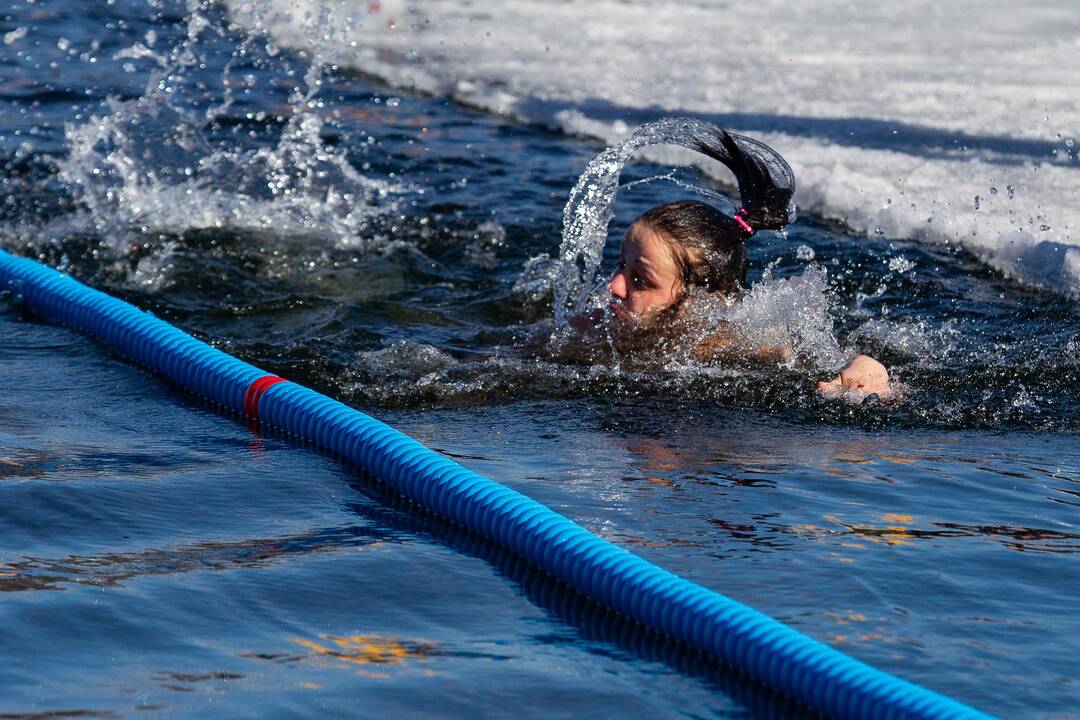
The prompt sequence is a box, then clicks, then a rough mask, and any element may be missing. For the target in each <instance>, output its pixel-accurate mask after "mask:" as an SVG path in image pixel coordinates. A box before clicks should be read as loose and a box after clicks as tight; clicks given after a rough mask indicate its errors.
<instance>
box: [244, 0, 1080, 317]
mask: <svg viewBox="0 0 1080 720" xmlns="http://www.w3.org/2000/svg"><path fill="white" fill-rule="evenodd" d="M227 4H228V6H229V7H230V9H231V11H232V13H233V16H234V17H235V18H237V19H238V20H239V21H241V22H242V23H245V24H247V25H248V26H249V27H252V28H257V29H260V30H265V31H268V32H269V33H270V34H271V35H272V36H273V37H274V39H275V41H276V42H278V43H283V44H288V45H291V46H294V47H300V48H305V49H307V50H309V51H311V52H313V53H314V54H315V55H316V56H317V57H318V58H319V59H320V60H323V61H326V62H331V63H337V64H341V65H346V66H350V67H355V68H358V69H361V70H363V71H365V72H368V73H372V74H375V75H378V76H380V77H382V78H384V79H386V80H387V81H389V82H390V83H393V84H397V85H400V86H405V87H410V88H414V89H418V90H421V91H425V92H431V93H439V94H446V95H449V96H451V97H454V98H455V99H457V100H459V101H461V102H465V103H469V104H472V105H476V106H479V107H482V108H484V109H487V110H491V111H494V112H500V113H506V114H509V115H512V116H514V117H517V118H520V119H522V120H526V121H531V122H541V123H546V124H548V125H550V126H552V127H556V128H558V129H562V130H564V131H566V132H571V133H578V134H583V135H590V136H595V137H600V138H602V139H604V140H606V141H608V142H612V141H615V140H618V139H621V138H622V137H624V136H625V135H626V133H627V132H628V131H629V130H630V129H631V126H633V125H635V124H637V123H638V122H641V121H643V120H645V119H651V118H655V117H657V116H660V115H685V114H694V113H697V114H699V115H701V116H703V117H705V118H706V119H711V120H714V121H718V122H720V124H723V125H727V126H729V127H731V128H733V129H736V130H740V131H742V132H747V133H750V134H752V135H755V136H758V137H761V138H762V139H763V140H765V141H766V142H768V143H769V144H771V145H773V146H774V147H776V148H777V149H778V150H779V151H780V152H781V153H782V154H783V155H784V156H785V157H786V158H788V160H789V161H790V162H791V164H792V166H793V167H794V168H795V170H796V173H797V175H798V178H799V188H800V189H799V193H798V195H797V196H796V200H797V201H798V202H799V203H800V205H801V206H802V207H803V209H806V210H810V211H812V212H813V213H815V214H817V215H819V216H822V217H826V218H831V219H837V220H840V221H843V222H844V223H846V224H847V225H848V226H849V227H850V228H851V230H852V231H853V232H856V233H863V234H867V235H873V234H881V235H884V236H886V237H895V238H910V237H917V238H922V239H926V240H929V241H934V242H949V243H961V244H963V245H964V246H965V247H967V248H969V249H971V250H972V251H974V252H976V253H978V254H979V255H980V256H981V257H983V258H984V259H985V260H986V261H987V262H989V263H991V264H992V265H993V266H994V267H996V268H999V269H1000V270H1002V271H1004V272H1006V273H1008V274H1010V275H1012V276H1015V277H1017V278H1019V279H1021V280H1023V281H1026V282H1029V283H1034V284H1040V285H1045V286H1049V287H1052V288H1054V289H1056V290H1058V291H1060V292H1063V293H1065V294H1069V295H1074V296H1075V295H1080V273H1078V270H1077V268H1078V266H1080V249H1074V248H1078V247H1080V236H1078V235H1077V230H1076V228H1077V225H1078V213H1080V210H1078V209H1077V205H1078V203H1077V199H1078V198H1080V162H1078V161H1077V158H1076V157H1075V148H1074V147H1069V146H1068V145H1067V144H1066V141H1067V140H1068V139H1070V138H1072V137H1074V136H1076V135H1078V134H1080V100H1078V98H1080V73H1077V72H1076V71H1075V68H1076V67H1078V66H1080V32H1077V31H1078V30H1080V15H1077V13H1076V9H1075V4H1074V3H1073V2H1072V0H1046V1H1044V2H1040V3H1037V4H1031V3H1025V4H1022V5H1018V4H1015V3H1012V2H1008V1H1007V0H955V1H953V2H949V3H938V2H935V0H913V1H912V2H906V3H860V4H852V3H848V2H839V1H838V0H813V1H811V2H804V3H788V2H783V1H782V0H759V1H758V2H755V3H751V4H740V5H739V6H738V7H737V8H733V7H732V6H730V5H728V4H713V3H706V2H693V3H687V2H675V1H674V0H670V1H668V2H645V0H588V1H586V0H577V1H576V2H560V3H550V2H544V0H507V1H506V2H501V3H489V2H478V1H472V0H459V1H458V2H435V1H434V0H413V1H412V2H408V3H406V2H404V1H403V0H380V1H378V2H371V3H367V4H366V5H357V4H355V3H345V2H340V1H337V2H322V1H317V0H228V2H227ZM1052 151H1056V152H1052ZM1009 186H1012V187H1013V188H1014V191H1013V192H1012V193H1011V194H1010V193H1008V192H1006V188H1007V187H1009ZM992 188H996V189H997V190H998V192H997V193H996V194H994V193H993V192H992V190H991V189H992ZM976 197H978V198H979V200H978V202H977V203H976V200H975V198H976ZM976 205H978V207H976Z"/></svg>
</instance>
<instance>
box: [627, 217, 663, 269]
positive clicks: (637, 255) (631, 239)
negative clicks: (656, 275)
mask: <svg viewBox="0 0 1080 720" xmlns="http://www.w3.org/2000/svg"><path fill="white" fill-rule="evenodd" d="M622 255H623V260H624V261H625V262H627V263H632V262H640V263H641V264H643V265H648V266H651V267H654V268H657V269H667V268H674V267H675V258H674V257H673V256H672V253H671V241H670V240H668V239H667V238H666V237H665V236H664V235H661V234H660V233H658V232H656V231H655V230H653V229H652V228H651V227H649V226H648V225H646V224H645V223H643V222H640V221H639V222H636V223H634V224H633V225H631V226H630V227H629V228H627V230H626V236H625V237H623V242H622Z"/></svg>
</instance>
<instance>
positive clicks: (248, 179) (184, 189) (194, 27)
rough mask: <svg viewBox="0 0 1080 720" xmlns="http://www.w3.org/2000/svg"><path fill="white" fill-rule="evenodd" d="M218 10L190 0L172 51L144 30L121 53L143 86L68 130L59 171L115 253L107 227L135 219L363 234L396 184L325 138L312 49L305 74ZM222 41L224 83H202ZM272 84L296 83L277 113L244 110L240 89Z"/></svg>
mask: <svg viewBox="0 0 1080 720" xmlns="http://www.w3.org/2000/svg"><path fill="white" fill-rule="evenodd" d="M213 13H214V10H213V8H212V5H211V4H210V3H205V2H191V3H190V4H189V7H188V14H187V17H186V21H185V22H186V28H185V33H184V34H183V37H182V39H181V40H180V41H179V42H178V43H177V44H176V45H175V46H174V47H171V48H169V49H167V50H163V51H159V50H157V49H155V48H154V45H155V44H156V41H157V38H156V35H153V36H152V35H150V34H148V37H147V39H146V41H145V42H139V43H136V44H135V45H133V46H132V47H130V48H127V49H125V50H123V51H121V52H119V53H117V55H116V58H117V59H119V60H127V61H128V63H129V69H130V71H135V70H136V68H135V65H134V64H133V63H136V62H139V63H145V64H148V65H149V67H150V68H151V69H150V71H149V76H148V80H147V83H146V87H145V91H144V92H143V94H142V95H141V96H140V97H138V98H135V99H131V100H119V99H115V98H111V99H109V100H108V101H107V103H106V107H105V109H104V112H101V113H99V114H96V115H94V116H92V117H91V118H90V119H89V120H88V121H87V122H85V123H83V124H78V125H76V124H69V125H68V126H67V127H66V129H65V135H66V141H67V146H68V153H67V155H66V157H64V158H62V159H61V160H59V161H58V165H59V174H60V177H61V179H62V180H63V181H64V182H65V183H66V184H67V185H68V186H69V187H70V188H71V189H72V190H73V191H74V194H75V196H76V198H77V199H78V200H79V202H80V203H81V204H82V205H83V206H84V207H85V208H86V209H87V210H88V213H89V218H90V220H91V222H92V224H93V225H94V227H95V228H96V229H97V230H99V231H101V232H102V235H103V236H104V237H105V238H106V240H105V241H104V242H105V243H106V244H109V243H112V244H114V245H116V247H115V248H114V249H116V250H120V249H122V247H121V246H122V245H124V244H125V241H124V240H123V239H122V238H123V232H110V231H116V230H122V229H127V228H131V227H136V228H141V229H142V231H143V232H144V233H145V232H148V231H168V232H179V231H183V230H190V229H205V228H221V227H230V228H239V229H255V230H261V231H273V232H285V233H300V234H310V235H312V236H315V237H319V238H322V239H327V240H330V241H332V242H334V243H335V244H337V245H339V246H355V245H357V244H359V243H361V242H363V231H364V229H365V228H366V224H367V222H368V221H369V220H370V218H371V217H372V216H373V215H375V214H377V213H379V212H381V211H385V210H387V209H388V208H390V207H392V205H393V198H394V195H395V194H396V193H397V191H399V190H400V187H399V186H397V185H395V184H393V183H391V182H389V181H386V180H382V179H377V178H372V177H367V176H365V175H363V174H361V173H360V172H358V171H357V169H356V168H355V167H353V165H352V164H351V163H350V162H349V160H348V158H347V157H346V156H345V153H344V152H343V151H341V150H339V149H338V148H336V147H333V146H331V145H329V144H328V143H327V142H326V141H325V140H324V139H323V132H324V124H325V119H324V114H325V109H324V106H323V103H322V102H321V101H320V100H319V99H318V98H317V95H318V93H319V91H320V89H321V87H322V85H323V79H322V62H321V61H320V58H319V57H318V56H317V54H314V53H311V54H309V59H310V64H309V65H308V67H307V68H306V70H305V71H304V72H303V74H302V76H301V74H300V73H299V72H297V71H296V70H294V69H293V68H292V67H290V66H289V60H287V59H285V58H283V57H281V56H280V54H279V51H278V50H277V48H276V47H275V46H274V45H273V43H272V42H271V41H268V40H266V39H265V38H264V37H261V36H259V35H258V34H257V33H256V32H253V33H252V34H250V35H248V36H245V37H243V38H235V37H232V36H231V35H230V34H229V33H230V28H229V27H228V26H227V24H226V23H225V22H224V20H223V19H220V18H217V17H215V16H214V14H213ZM311 21H312V22H324V21H325V18H312V20H311ZM221 42H230V43H234V44H235V47H234V50H233V52H232V55H231V57H230V58H229V60H228V61H227V62H226V63H225V65H224V66H223V67H222V69H221V82H220V87H216V88H207V87H205V86H204V82H203V80H202V79H201V78H203V77H205V74H206V73H205V68H206V65H207V63H208V61H212V59H208V57H207V56H205V55H204V53H205V52H206V51H207V50H206V48H208V47H211V46H212V44H213V43H221ZM270 82H275V83H277V84H283V83H289V84H291V85H292V90H291V91H290V92H289V94H288V97H287V99H286V101H285V103H283V105H282V106H281V107H280V109H279V110H277V112H276V113H274V114H270V113H267V112H266V111H265V110H260V111H258V112H257V113H250V112H246V111H244V110H243V109H242V107H240V106H241V103H240V102H238V92H241V91H242V90H243V89H244V88H249V87H253V86H255V85H257V84H259V83H270ZM238 128H239V129H242V130H246V131H247V132H243V133H237V132H236V130H237V129H238ZM260 133H261V134H260Z"/></svg>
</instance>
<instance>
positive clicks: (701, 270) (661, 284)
mask: <svg viewBox="0 0 1080 720" xmlns="http://www.w3.org/2000/svg"><path fill="white" fill-rule="evenodd" d="M748 235H749V233H748V232H747V231H746V230H745V229H743V227H741V226H740V225H739V223H738V222H737V221H736V220H734V219H732V218H730V217H728V216H727V215H725V214H723V213H722V212H720V211H719V210H717V209H716V208H714V207H712V206H710V205H707V204H705V203H703V202H699V201H697V200H680V201H678V202H673V203H667V204H666V205H659V206H657V207H654V208H653V209H652V210H649V211H648V212H646V213H645V214H644V215H642V216H641V217H639V218H638V219H637V220H635V221H634V223H633V224H632V225H631V226H630V228H629V229H628V230H627V231H626V235H625V237H624V238H623V243H622V248H621V250H620V257H619V267H618V269H617V270H616V271H615V275H614V276H613V277H612V279H611V282H610V283H609V285H608V287H609V289H610V290H611V294H612V304H611V310H612V312H613V313H614V314H615V317H616V319H618V320H620V321H623V320H627V319H629V318H630V317H634V318H636V319H638V320H648V319H650V318H654V317H656V316H657V315H659V314H660V313H661V312H662V311H664V310H668V309H670V308H674V307H676V306H678V304H679V303H681V302H682V300H683V299H684V298H685V296H686V293H687V291H688V290H689V289H690V288H695V287H698V288H702V289H704V290H705V291H707V292H711V293H720V294H723V295H731V294H734V293H736V292H738V290H739V288H741V287H742V283H743V282H744V281H745V279H746V266H747V260H746V242H745V238H746V237H747V236H748Z"/></svg>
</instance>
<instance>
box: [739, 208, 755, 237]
mask: <svg viewBox="0 0 1080 720" xmlns="http://www.w3.org/2000/svg"><path fill="white" fill-rule="evenodd" d="M744 215H746V208H739V212H737V213H735V222H737V223H739V227H741V228H742V229H743V230H745V231H746V233H747V234H748V235H753V234H754V228H752V227H750V223H748V222H746V219H745V218H744V217H743V216H744Z"/></svg>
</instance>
